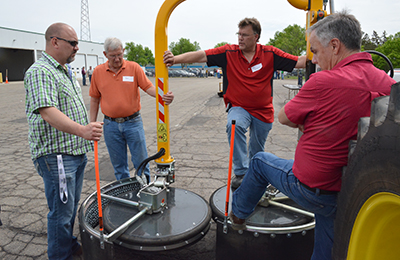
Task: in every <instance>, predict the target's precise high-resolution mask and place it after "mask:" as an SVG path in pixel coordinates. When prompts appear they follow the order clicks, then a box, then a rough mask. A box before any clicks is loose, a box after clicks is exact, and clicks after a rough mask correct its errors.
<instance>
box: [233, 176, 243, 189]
mask: <svg viewBox="0 0 400 260" xmlns="http://www.w3.org/2000/svg"><path fill="white" fill-rule="evenodd" d="M243 178H244V174H243V175H235V176H233V178H232V181H231V188H232V190H236V189H237V188H239V186H240V184H242V180H243Z"/></svg>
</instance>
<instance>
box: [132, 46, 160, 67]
mask: <svg viewBox="0 0 400 260" xmlns="http://www.w3.org/2000/svg"><path fill="white" fill-rule="evenodd" d="M125 51H126V59H127V60H129V61H135V62H137V63H138V64H139V65H141V66H146V65H148V64H154V56H153V52H152V51H151V50H150V49H149V47H145V48H143V46H142V45H141V44H135V43H134V42H128V43H127V44H126V46H125Z"/></svg>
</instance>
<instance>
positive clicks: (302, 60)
mask: <svg viewBox="0 0 400 260" xmlns="http://www.w3.org/2000/svg"><path fill="white" fill-rule="evenodd" d="M306 61H307V56H299V59H298V60H297V63H296V66H295V68H298V69H299V68H305V67H306Z"/></svg>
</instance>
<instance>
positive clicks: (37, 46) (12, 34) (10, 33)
mask: <svg viewBox="0 0 400 260" xmlns="http://www.w3.org/2000/svg"><path fill="white" fill-rule="evenodd" d="M0 35H1V37H0V73H1V75H0V82H2V81H3V82H5V81H6V80H8V81H21V80H23V79H24V74H25V72H26V71H27V70H28V68H29V67H30V66H31V65H32V64H33V63H34V62H35V61H36V60H38V59H39V58H40V57H41V55H42V52H43V51H44V50H45V46H46V41H45V38H44V33H35V32H28V31H23V30H17V29H10V28H5V27H0ZM103 48H104V47H103V43H96V42H91V41H82V40H79V51H78V53H77V54H76V56H75V60H74V61H73V62H72V63H71V66H72V68H73V71H74V73H75V75H76V77H77V78H81V77H82V76H81V72H80V71H81V69H82V67H85V68H86V70H88V68H89V67H90V66H92V68H93V69H94V68H95V67H96V66H97V65H99V64H102V63H104V62H105V57H104V55H103V50H104V49H103Z"/></svg>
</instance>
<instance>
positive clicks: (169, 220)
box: [103, 188, 211, 251]
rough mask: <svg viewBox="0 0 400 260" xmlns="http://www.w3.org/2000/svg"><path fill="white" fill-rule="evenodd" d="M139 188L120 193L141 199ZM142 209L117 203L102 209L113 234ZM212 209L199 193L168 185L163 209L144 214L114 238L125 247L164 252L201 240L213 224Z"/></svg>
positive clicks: (105, 226) (106, 228)
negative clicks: (211, 221)
mask: <svg viewBox="0 0 400 260" xmlns="http://www.w3.org/2000/svg"><path fill="white" fill-rule="evenodd" d="M137 193H138V189H135V190H128V191H126V192H124V193H121V194H119V195H118V197H120V198H124V199H130V200H133V201H138V198H137V196H136V195H137ZM138 212H139V210H138V208H137V207H134V206H127V205H124V204H121V203H118V202H110V203H108V204H107V205H106V206H105V207H104V209H103V216H104V229H105V231H107V233H111V232H112V231H114V230H115V229H116V228H118V227H119V226H120V225H122V224H123V223H125V222H126V221H127V220H128V219H130V218H132V217H133V216H134V215H135V214H136V213H138ZM210 220H211V210H210V207H209V206H208V204H207V202H206V201H205V200H204V199H203V198H202V197H200V196H199V195H197V194H195V193H193V192H190V191H187V190H183V189H178V188H169V192H168V194H167V207H166V208H165V209H163V210H162V211H161V212H158V213H153V214H151V215H149V214H145V215H143V216H141V217H140V218H139V219H138V220H137V221H136V222H134V223H133V224H132V225H131V226H130V227H129V228H128V229H127V230H126V231H125V232H124V233H123V234H122V235H121V236H120V237H118V239H117V240H116V241H115V242H116V243H117V244H120V245H122V246H124V247H128V248H133V249H136V250H143V251H161V250H162V251H164V250H169V249H175V248H179V247H182V246H185V245H188V244H191V243H194V242H196V241H198V240H199V239H201V238H202V237H203V236H204V234H205V233H207V231H208V229H209V227H210Z"/></svg>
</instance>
